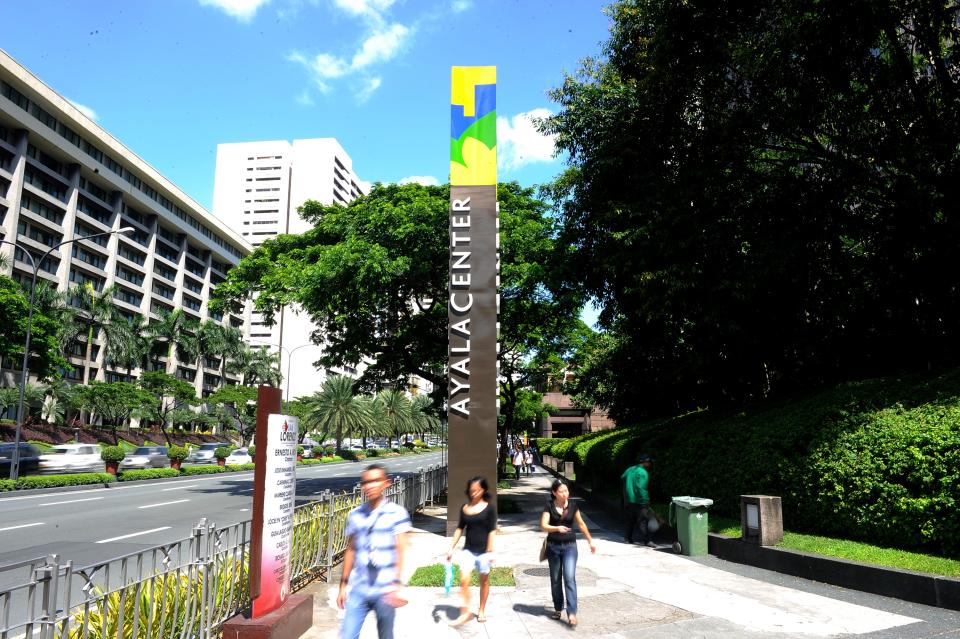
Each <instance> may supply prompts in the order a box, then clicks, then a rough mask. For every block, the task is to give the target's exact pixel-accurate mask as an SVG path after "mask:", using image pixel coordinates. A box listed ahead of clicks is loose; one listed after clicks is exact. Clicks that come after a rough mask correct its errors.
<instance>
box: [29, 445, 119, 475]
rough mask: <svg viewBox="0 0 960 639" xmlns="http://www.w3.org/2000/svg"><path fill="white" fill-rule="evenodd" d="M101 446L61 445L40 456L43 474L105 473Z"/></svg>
mask: <svg viewBox="0 0 960 639" xmlns="http://www.w3.org/2000/svg"><path fill="white" fill-rule="evenodd" d="M103 470H104V464H103V460H102V459H100V446H98V445H96V444H60V445H59V446H54V447H53V448H51V449H50V450H48V451H47V452H46V453H45V454H43V455H40V472H41V473H90V472H103Z"/></svg>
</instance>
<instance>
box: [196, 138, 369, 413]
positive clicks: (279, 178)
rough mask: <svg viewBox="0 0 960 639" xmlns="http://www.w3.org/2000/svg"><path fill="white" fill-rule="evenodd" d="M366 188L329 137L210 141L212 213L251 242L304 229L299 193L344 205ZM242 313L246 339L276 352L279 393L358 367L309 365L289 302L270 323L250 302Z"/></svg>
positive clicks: (310, 327) (310, 350) (302, 317)
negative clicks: (214, 165) (212, 152)
mask: <svg viewBox="0 0 960 639" xmlns="http://www.w3.org/2000/svg"><path fill="white" fill-rule="evenodd" d="M367 190H368V187H367V185H366V184H365V183H364V182H363V181H361V180H360V178H358V177H357V176H356V174H355V173H354V172H353V162H352V160H351V159H350V156H349V155H347V153H346V151H344V150H343V147H342V146H340V143H339V142H337V141H336V140H335V139H334V138H315V139H309V140H294V141H293V142H288V141H286V140H273V141H265V142H238V143H231V144H220V145H217V168H216V176H215V179H214V188H213V214H214V215H215V216H217V217H218V218H220V219H222V220H224V221H225V222H226V223H227V225H229V226H230V227H231V228H232V229H233V230H235V231H236V232H237V233H239V234H240V235H241V236H242V237H243V238H244V239H246V240H247V241H249V242H250V243H251V244H252V245H253V246H254V247H256V246H259V245H261V244H263V242H264V241H266V240H267V239H270V238H272V237H275V236H277V235H279V234H281V233H302V232H304V231H306V230H308V229H309V228H310V224H309V223H307V222H305V221H304V220H303V219H301V218H300V215H299V214H298V213H297V209H298V208H299V207H300V206H301V205H302V204H303V203H304V202H306V201H307V200H316V201H317V202H320V203H321V204H327V205H329V204H334V203H339V204H343V205H346V204H348V203H349V202H350V201H352V200H353V199H354V198H356V197H358V196H359V195H361V194H365V193H366V192H367ZM247 314H248V319H249V321H248V322H247V323H246V326H247V327H248V331H249V334H248V335H247V337H248V340H249V343H250V344H251V345H252V346H256V345H257V344H261V345H264V346H266V347H269V348H270V349H271V350H272V351H278V350H279V351H280V353H281V355H280V357H281V370H282V372H283V375H284V380H283V392H284V396H285V397H289V398H290V399H294V398H297V397H303V396H306V395H310V394H312V393H313V392H315V391H317V390H319V388H320V386H322V384H323V382H324V380H325V379H326V378H327V376H328V375H330V374H344V375H350V376H352V377H356V376H357V375H358V373H359V372H358V370H357V369H356V368H354V367H346V368H343V369H340V368H333V369H324V368H319V369H318V368H316V367H314V362H316V361H317V360H319V359H320V357H321V356H322V354H323V349H322V348H321V347H320V346H317V345H314V344H311V341H310V335H311V333H312V332H313V331H314V330H315V326H314V324H313V323H312V322H311V321H310V319H309V318H308V317H307V316H306V314H305V313H302V312H298V311H297V309H296V308H291V307H287V308H285V309H283V311H282V312H281V313H280V316H279V317H275V318H273V319H274V325H273V326H267V325H266V323H265V321H264V318H263V317H262V316H261V315H260V314H258V313H254V312H252V310H251V305H250V304H248V305H247ZM288 371H289V373H288Z"/></svg>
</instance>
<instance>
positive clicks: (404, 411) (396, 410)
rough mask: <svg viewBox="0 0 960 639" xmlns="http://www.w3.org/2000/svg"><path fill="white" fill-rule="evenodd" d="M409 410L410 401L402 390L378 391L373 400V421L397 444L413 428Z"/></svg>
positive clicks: (413, 424)
mask: <svg viewBox="0 0 960 639" xmlns="http://www.w3.org/2000/svg"><path fill="white" fill-rule="evenodd" d="M411 408H412V407H411V404H410V400H409V399H407V396H406V395H405V394H404V393H403V391H402V390H398V389H396V388H390V389H388V390H383V391H380V392H379V393H377V395H376V397H374V400H373V410H374V419H375V420H376V421H377V422H378V423H379V424H380V425H381V426H382V430H383V431H385V432H387V433H390V434H391V435H392V436H393V437H395V438H396V439H397V442H400V440H401V438H402V437H403V436H404V434H406V433H409V432H412V430H413V429H414V427H415V422H414V420H413V415H412V414H411ZM364 447H366V442H364Z"/></svg>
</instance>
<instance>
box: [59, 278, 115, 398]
mask: <svg viewBox="0 0 960 639" xmlns="http://www.w3.org/2000/svg"><path fill="white" fill-rule="evenodd" d="M116 291H117V287H116V286H108V287H106V288H105V289H103V292H102V293H98V292H97V290H96V289H95V288H94V287H93V285H92V284H90V283H89V282H87V283H86V284H83V285H81V286H75V287H73V288H72V289H70V292H69V296H70V297H71V298H73V300H74V301H75V307H76V309H77V311H76V313H77V317H78V318H79V319H80V320H81V321H82V322H83V323H84V324H86V328H87V340H86V354H85V357H84V360H85V361H86V362H89V361H90V360H91V359H93V357H92V356H93V340H94V339H95V338H97V337H99V335H100V332H101V330H103V328H104V327H105V326H107V325H109V324H110V323H112V322H113V321H114V320H116V319H117V317H118V316H119V313H118V312H117V307H116V306H115V305H114V303H113V295H114V293H116ZM89 381H90V366H84V369H83V383H84V384H86V383H87V382H89Z"/></svg>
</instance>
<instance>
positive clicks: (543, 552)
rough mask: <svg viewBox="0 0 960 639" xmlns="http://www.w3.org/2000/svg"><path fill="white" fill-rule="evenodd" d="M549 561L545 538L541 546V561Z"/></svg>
mask: <svg viewBox="0 0 960 639" xmlns="http://www.w3.org/2000/svg"><path fill="white" fill-rule="evenodd" d="M546 559H547V538H546V537H544V538H543V544H542V545H541V546H540V561H546Z"/></svg>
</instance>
